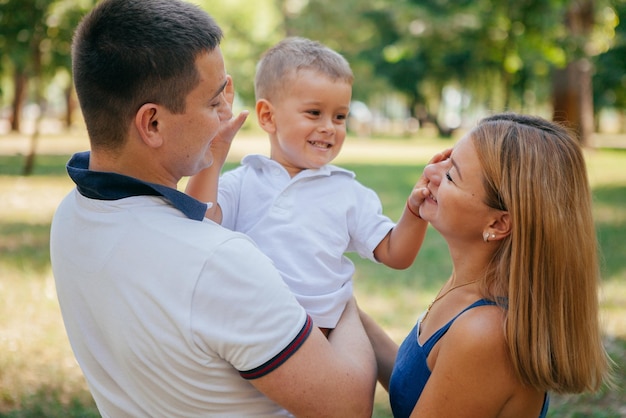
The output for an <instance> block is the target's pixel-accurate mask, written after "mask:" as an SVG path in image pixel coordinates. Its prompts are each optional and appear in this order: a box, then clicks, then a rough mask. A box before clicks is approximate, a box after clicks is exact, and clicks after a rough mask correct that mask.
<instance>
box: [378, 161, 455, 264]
mask: <svg viewBox="0 0 626 418" xmlns="http://www.w3.org/2000/svg"><path fill="white" fill-rule="evenodd" d="M451 152H452V150H451V149H447V150H445V151H443V152H440V153H439V154H436V155H435V156H434V157H432V158H431V159H430V161H429V162H428V164H435V163H438V162H440V161H443V160H445V159H446V158H448V157H449V156H450V153H451ZM427 185H428V180H427V179H426V178H425V177H424V175H423V174H422V176H421V177H420V179H419V180H418V181H417V183H416V184H415V187H414V188H413V191H412V192H411V195H410V196H409V198H408V199H407V201H406V205H405V206H404V211H403V212H402V216H401V217H400V220H399V221H398V223H397V224H396V226H395V227H394V228H393V229H392V230H391V231H389V233H388V234H387V235H386V236H385V238H383V240H382V241H381V242H380V244H378V246H377V247H376V248H375V249H374V256H375V257H376V259H377V260H378V261H380V262H381V263H383V264H385V265H386V266H389V267H391V268H396V269H405V268H408V267H409V266H411V264H413V261H415V257H416V256H417V253H418V252H419V250H420V248H421V246H422V242H423V241H424V236H425V235H426V227H427V226H428V222H426V221H424V220H423V219H422V218H421V217H420V216H419V207H420V205H421V204H422V203H423V202H424V199H426V198H427V197H428V195H429V191H428V189H427V188H426V186H427Z"/></svg>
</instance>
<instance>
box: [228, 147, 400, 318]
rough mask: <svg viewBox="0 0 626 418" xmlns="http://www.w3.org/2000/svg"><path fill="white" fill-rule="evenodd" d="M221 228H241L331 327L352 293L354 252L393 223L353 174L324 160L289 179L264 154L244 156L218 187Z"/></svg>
mask: <svg viewBox="0 0 626 418" xmlns="http://www.w3.org/2000/svg"><path fill="white" fill-rule="evenodd" d="M218 191H219V193H218V203H219V205H220V207H221V209H222V213H223V220H222V226H224V227H226V228H229V229H232V230H235V231H239V232H243V233H245V234H246V235H248V236H249V237H251V238H252V239H253V240H254V242H256V243H257V245H258V246H259V248H260V249H261V250H262V251H263V252H264V253H265V254H266V255H268V256H269V257H270V258H271V259H272V260H273V261H274V264H275V265H276V267H277V268H278V270H280V272H281V275H282V276H283V279H284V280H285V282H286V283H287V285H289V288H290V289H291V290H292V291H293V292H294V294H295V295H296V298H297V299H298V301H299V302H300V303H301V304H302V306H304V307H305V309H306V310H307V312H308V313H309V315H311V317H312V318H313V322H314V323H315V325H317V326H319V327H324V328H334V327H335V325H336V324H337V321H338V320H339V317H340V316H341V313H342V312H343V309H344V307H345V304H346V302H347V301H348V300H349V299H350V298H351V297H352V281H351V279H352V276H353V274H354V264H353V263H352V261H351V260H350V259H349V258H347V257H346V256H345V255H344V254H345V253H346V252H356V253H358V254H359V255H360V256H361V257H363V258H367V259H370V260H372V261H374V262H376V259H375V258H374V249H375V248H376V246H378V244H379V243H380V242H381V240H382V239H383V238H384V237H385V235H387V234H388V233H389V231H390V230H391V229H392V228H393V227H394V225H395V224H394V222H392V221H391V220H390V219H389V218H388V217H387V216H385V215H383V213H382V204H381V202H380V199H379V198H378V195H377V194H376V193H375V192H374V191H373V190H371V189H369V188H367V187H365V186H363V185H362V184H361V183H359V182H358V181H357V180H356V178H355V175H354V173H353V172H351V171H348V170H345V169H343V168H340V167H337V166H333V165H326V166H323V167H321V168H320V169H316V170H303V171H301V172H300V173H298V174H297V175H296V176H294V177H293V178H291V177H290V175H289V173H288V172H287V170H285V168H284V167H283V166H282V165H280V164H279V163H277V162H276V161H274V160H271V159H269V158H268V157H265V156H262V155H249V156H246V157H245V158H244V159H243V161H242V165H241V166H240V167H238V168H236V169H234V170H232V171H229V172H226V173H224V174H223V175H222V176H221V178H220V183H219V188H218Z"/></svg>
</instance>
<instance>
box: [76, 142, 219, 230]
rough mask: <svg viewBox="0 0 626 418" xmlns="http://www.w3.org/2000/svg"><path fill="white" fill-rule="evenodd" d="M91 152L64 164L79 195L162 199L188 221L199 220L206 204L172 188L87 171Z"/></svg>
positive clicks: (104, 198) (126, 177) (202, 215)
mask: <svg viewBox="0 0 626 418" xmlns="http://www.w3.org/2000/svg"><path fill="white" fill-rule="evenodd" d="M89 156H90V152H89V151H85V152H79V153H76V154H74V155H73V156H72V158H71V159H70V160H69V161H68V163H67V173H68V174H69V176H70V178H71V179H72V180H73V181H74V183H76V188H77V189H78V191H79V193H80V194H81V195H83V196H85V197H87V198H90V199H97V200H118V199H124V198H127V197H133V196H161V197H164V198H165V199H167V200H168V201H169V202H170V203H171V204H172V206H174V207H175V208H177V209H178V210H180V211H181V212H182V213H183V214H185V216H187V217H188V218H189V219H193V220H196V221H202V220H203V219H204V215H205V213H206V210H207V204H206V203H202V202H200V201H199V200H196V199H194V198H193V197H191V196H189V195H186V194H185V193H182V192H179V191H178V190H176V189H172V188H171V187H167V186H163V185H160V184H155V183H148V182H145V181H141V180H138V179H136V178H134V177H129V176H125V175H122V174H118V173H109V172H103V171H91V170H89Z"/></svg>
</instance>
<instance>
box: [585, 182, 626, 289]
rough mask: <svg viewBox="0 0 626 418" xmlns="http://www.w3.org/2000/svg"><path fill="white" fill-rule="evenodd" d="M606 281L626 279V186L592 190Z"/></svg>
mask: <svg viewBox="0 0 626 418" xmlns="http://www.w3.org/2000/svg"><path fill="white" fill-rule="evenodd" d="M593 199H594V211H595V212H596V218H597V221H596V231H597V236H598V242H599V245H600V248H601V263H602V275H603V277H616V276H619V275H620V274H622V275H626V258H625V257H624V255H625V254H626V238H625V237H626V212H625V211H626V186H602V187H597V188H595V189H594V190H593Z"/></svg>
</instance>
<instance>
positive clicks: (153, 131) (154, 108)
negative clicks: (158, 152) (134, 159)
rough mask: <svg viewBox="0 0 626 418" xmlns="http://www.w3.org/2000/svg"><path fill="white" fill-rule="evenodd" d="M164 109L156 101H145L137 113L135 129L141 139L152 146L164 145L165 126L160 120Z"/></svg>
mask: <svg viewBox="0 0 626 418" xmlns="http://www.w3.org/2000/svg"><path fill="white" fill-rule="evenodd" d="M161 112H163V109H162V108H161V107H160V106H158V105H156V104H154V103H145V104H144V105H142V106H141V107H140V108H139V110H138V111H137V113H136V114H135V129H137V132H138V133H139V136H140V138H141V140H142V141H143V142H144V143H145V144H146V145H148V146H149V147H152V148H159V147H160V146H161V145H163V136H162V133H163V129H162V128H163V126H162V123H163V122H162V121H161V120H160V116H161Z"/></svg>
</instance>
